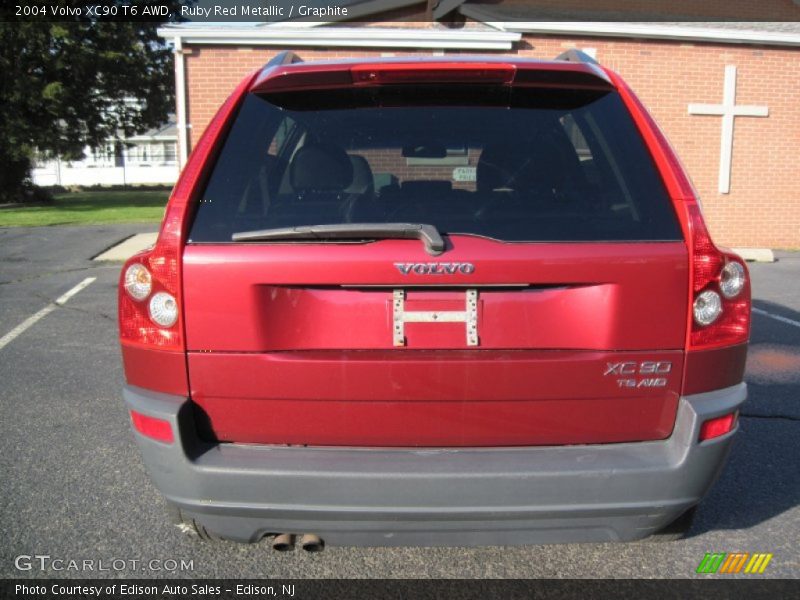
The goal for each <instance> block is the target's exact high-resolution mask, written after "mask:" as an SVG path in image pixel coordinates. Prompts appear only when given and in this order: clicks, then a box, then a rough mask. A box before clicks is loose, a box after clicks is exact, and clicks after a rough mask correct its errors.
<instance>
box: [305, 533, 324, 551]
mask: <svg viewBox="0 0 800 600" xmlns="http://www.w3.org/2000/svg"><path fill="white" fill-rule="evenodd" d="M300 547H301V548H302V549H303V550H305V551H306V552H322V550H324V549H325V542H323V541H322V540H321V539H320V538H319V536H316V535H314V534H313V533H306V534H303V536H302V537H301V538H300Z"/></svg>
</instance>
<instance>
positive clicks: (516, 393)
mask: <svg viewBox="0 0 800 600" xmlns="http://www.w3.org/2000/svg"><path fill="white" fill-rule="evenodd" d="M415 73H416V77H417V78H418V79H419V78H422V79H424V80H430V79H431V78H439V79H444V80H448V81H463V80H465V79H468V78H476V77H489V78H494V79H496V80H497V81H496V82H495V83H497V84H498V85H512V84H514V82H515V81H516V80H515V79H514V77H517V76H518V77H519V81H518V82H517V84H522V85H555V86H558V85H563V81H561V82H559V81H558V80H557V78H558V73H568V74H569V76H570V77H571V78H572V81H571V83H570V85H572V86H576V87H580V86H590V87H592V86H593V87H595V88H596V87H602V88H604V89H610V88H616V90H617V92H618V93H619V94H620V96H621V97H622V99H623V101H624V102H625V104H626V106H627V107H628V109H629V111H630V113H631V115H632V117H633V119H634V121H635V123H636V124H637V126H638V128H639V131H640V132H641V134H642V137H643V139H644V140H645V142H646V144H647V147H648V148H649V150H650V152H651V155H652V157H653V160H654V161H655V163H656V165H657V167H658V169H659V172H660V173H661V176H662V178H663V180H664V183H665V186H666V188H667V190H668V192H669V195H670V197H671V199H672V202H673V206H674V208H675V211H676V214H677V217H678V220H679V222H680V224H681V228H682V231H683V234H684V238H685V239H686V240H688V241H689V242H688V243H674V242H671V243H647V244H637V243H631V244H602V243H597V244H594V243H593V244H590V245H587V244H572V243H566V244H539V243H537V244H526V243H519V244H506V243H498V242H495V241H491V240H487V239H478V238H467V237H463V238H462V237H459V236H452V238H451V243H452V248H451V249H449V251H448V255H447V260H448V261H451V262H470V263H472V264H474V265H475V271H474V273H470V274H464V273H460V272H459V273H456V274H453V275H452V277H450V278H449V281H448V284H451V285H453V286H457V287H459V288H460V289H461V290H462V291H456V290H436V291H419V290H418V291H409V298H408V301H409V303H416V308H415V310H454V308H453V306H455V305H456V304H458V303H459V302H462V300H461V299H460V298H461V296H459V294H460V295H462V296H463V288H466V287H470V288H477V289H478V290H479V298H480V309H479V325H480V332H479V336H480V340H481V344H480V348H479V349H477V350H465V349H464V341H463V337H464V336H463V325H460V324H456V323H451V324H437V325H436V326H435V328H432V327H431V326H430V325H428V324H423V323H412V324H408V325H407V328H408V329H407V331H408V343H407V345H406V346H405V347H404V348H402V349H392V340H391V311H390V310H389V308H390V301H391V289H393V288H396V287H405V286H408V285H409V284H408V281H407V279H404V278H403V277H402V275H401V274H400V273H398V271H397V269H396V268H395V267H394V266H393V265H394V263H396V262H425V261H427V259H428V257H427V256H426V255H425V254H424V251H423V250H422V248H421V246H420V245H419V244H417V243H415V242H411V241H398V240H385V241H379V242H375V243H373V244H370V246H369V250H368V251H364V248H363V247H361V246H358V245H345V246H336V247H325V246H318V245H316V246H315V245H303V244H298V245H291V246H285V245H284V246H282V245H259V246H248V245H218V246H215V245H199V246H188V247H187V246H185V240H186V230H187V226H188V223H189V222H190V220H191V216H192V211H193V207H194V206H196V203H197V202H198V201H199V198H198V196H197V194H198V193H199V190H201V189H202V187H203V184H204V181H205V179H206V177H207V174H208V173H207V172H208V168H209V166H210V165H212V164H213V162H214V157H215V155H216V153H217V152H218V150H219V148H220V146H221V142H222V140H223V139H224V134H225V131H226V129H227V127H228V126H229V123H230V120H231V118H232V116H233V115H235V112H236V108H237V105H238V104H239V103H240V102H241V99H242V98H243V97H244V95H245V94H246V93H248V90H267V89H269V90H271V91H276V90H284V91H285V90H288V89H308V88H315V89H319V88H333V87H342V86H347V85H384V84H386V83H387V82H391V83H395V84H397V83H411V82H412V81H414V78H415ZM523 73H524V75H522V74H523ZM553 74H555V77H554V75H553ZM398 78H399V79H398ZM606 78H607V79H606ZM609 82H610V83H609ZM725 260H739V259H738V258H737V257H735V256H733V255H729V254H722V253H720V252H719V251H718V250H717V249H716V248H715V247H714V246H713V243H712V242H711V241H710V238H709V237H708V235H707V232H705V228H704V226H703V223H702V217H701V216H700V212H699V208H698V206H697V199H696V195H695V193H694V190H693V188H692V186H691V183H690V182H689V180H688V178H687V177H686V175H685V173H684V172H683V170H682V168H681V166H680V163H679V161H678V159H677V157H676V156H675V154H674V152H673V150H672V149H671V147H670V146H669V143H668V142H667V141H666V138H665V137H664V136H663V134H662V133H661V132H660V130H659V129H658V127H657V126H656V124H655V123H654V121H653V120H652V118H651V117H650V116H649V115H648V114H647V112H646V110H645V109H644V107H643V106H642V104H641V103H640V102H639V101H638V99H637V98H636V97H635V95H634V94H633V92H632V91H631V90H630V88H628V86H627V85H626V84H625V83H624V82H623V81H622V80H621V78H620V77H619V76H618V75H616V74H615V73H613V72H611V71H609V70H599V69H598V68H596V67H593V66H590V65H585V64H574V63H563V62H562V63H528V62H525V63H522V62H519V63H517V62H514V61H507V62H502V63H491V62H490V63H482V62H478V63H470V62H452V63H451V62H447V61H439V62H430V63H427V64H426V63H424V62H419V63H416V62H415V63H410V64H404V65H399V66H398V65H397V64H389V65H388V66H387V65H386V64H384V65H382V64H380V63H367V64H356V65H355V66H354V65H352V64H349V63H332V64H325V65H300V66H297V65H291V66H285V67H278V68H273V69H267V70H265V71H264V72H261V73H255V74H253V75H251V76H250V77H248V78H247V79H246V80H245V81H243V82H242V84H241V85H240V86H239V88H237V90H236V91H235V92H234V94H233V95H232V96H231V98H229V100H228V102H226V104H225V105H224V106H223V107H222V108H221V109H220V112H219V113H218V115H217V117H215V119H214V121H213V122H212V123H211V125H210V126H209V128H208V130H207V132H206V133H205V134H204V136H203V138H202V139H201V141H200V143H199V144H198V146H197V148H196V149H195V151H194V152H193V154H192V156H191V158H190V160H189V163H188V165H187V167H186V168H185V169H184V172H183V174H182V176H181V179H180V180H179V182H178V185H177V186H176V188H175V190H174V192H173V194H172V197H171V199H170V202H169V205H168V207H167V212H166V216H165V219H164V224H163V226H162V230H161V234H160V236H159V240H158V243H157V244H156V247H155V248H154V249H153V250H152V251H151V252H149V253H145V254H142V255H139V256H137V257H134V258H133V259H132V261H139V262H142V263H143V264H145V265H146V266H148V267H149V268H150V269H151V270H152V271H153V276H154V281H155V287H156V289H162V288H163V289H165V290H168V291H170V292H171V293H173V294H174V295H175V296H176V298H177V299H178V303H179V306H180V308H181V311H180V315H181V317H180V319H179V321H178V323H177V324H176V325H175V326H174V327H173V328H171V330H170V331H168V332H162V331H158V328H155V327H154V326H153V325H152V323H150V322H149V321H148V319H147V315H146V308H145V307H144V306H145V305H144V304H138V305H137V304H136V303H135V302H133V301H132V300H131V299H130V298H128V297H127V296H125V294H124V292H121V295H120V329H121V341H122V345H123V356H124V364H125V370H126V377H127V379H128V382H129V383H131V384H134V385H137V386H140V387H143V388H146V389H151V390H156V391H163V392H168V393H177V394H185V393H186V387H185V384H186V383H187V381H188V388H189V389H188V393H189V396H190V397H191V398H192V399H193V401H194V403H195V406H196V408H197V412H198V422H199V424H200V427H201V429H202V430H203V432H204V434H205V436H206V437H207V438H212V439H218V440H222V441H239V442H250V443H265V444H270V443H271V444H311V445H349V446H353V445H355V446H358V445H369V446H509V445H521V446H524V445H541V444H547V445H558V444H587V443H607V442H621V441H640V440H655V439H663V438H665V437H668V436H669V435H670V433H671V431H672V427H673V425H674V421H675V414H676V409H677V404H678V398H679V396H680V395H681V394H686V393H695V392H698V391H707V390H712V389H716V388H717V387H723V386H730V385H733V384H735V383H737V382H738V381H740V380H741V370H742V368H741V367H742V364H743V357H744V352H745V350H744V348H746V346H745V345H743V343H742V342H744V341H746V339H747V335H748V333H749V329H748V328H749V287H748V288H747V289H746V290H745V291H744V292H743V294H742V296H741V299H740V300H739V301H737V302H733V301H730V302H726V305H725V308H726V309H727V312H726V313H725V314H726V317H725V318H726V319H733V322H732V323H730V322H726V321H724V320H723V321H722V322H721V323H719V327H715V326H714V325H712V326H710V327H707V328H704V329H702V330H700V329H699V328H698V326H697V325H696V324H694V323H693V319H692V311H691V305H692V302H693V301H694V296H695V293H696V292H697V291H699V290H700V289H707V288H709V287H713V286H715V285H716V284H717V283H716V280H715V277H717V278H718V275H715V274H714V273H713V271H714V269H713V265H722V264H723V262H724V261H725ZM220 264H224V265H225V271H224V276H222V277H220V276H219V275H218V274H219V269H218V268H217V267H219V265H220ZM709 265H711V268H708V269H706V267H709ZM440 279H441V278H440V277H434V276H426V275H420V276H419V277H418V278H415V281H414V285H419V286H425V285H426V284H433V283H435V284H440V283H441V281H440ZM690 282H694V284H693V285H690ZM698 282H701V283H698ZM520 284H523V285H526V286H533V288H531V289H525V290H524V291H523V290H517V289H513V286H516V285H520ZM698 285H699V287H697V286H698ZM342 286H344V287H342ZM372 286H384V288H380V287H378V288H374V287H372ZM484 286H498V289H493V288H491V287H484ZM451 305H452V306H451ZM698 331H699V332H700V333H698ZM709 348H710V349H709ZM734 349H735V350H734ZM684 356H686V363H687V367H686V369H685V374H684V368H683V366H684V365H683V362H684V361H683V357H684ZM621 360H632V361H659V360H669V361H671V362H672V364H673V369H672V370H671V372H670V373H669V375H668V376H667V377H666V379H667V381H666V383H665V385H663V386H659V387H639V386H636V387H633V388H632V389H626V388H625V387H624V386H621V385H620V384H619V383H618V381H616V380H615V379H614V378H609V377H606V376H604V371H605V368H606V366H607V364H608V363H609V362H617V361H621ZM713 369H717V372H712V371H713ZM684 379H685V381H684Z"/></svg>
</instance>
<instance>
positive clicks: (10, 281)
mask: <svg viewBox="0 0 800 600" xmlns="http://www.w3.org/2000/svg"><path fill="white" fill-rule="evenodd" d="M111 266H112V265H89V266H86V267H76V268H74V269H63V270H61V271H47V272H46V273H38V274H36V275H28V276H26V277H18V278H17V279H8V280H6V281H0V285H10V284H13V283H23V282H26V281H35V280H36V279H42V278H43V277H52V276H53V275H61V274H62V273H80V272H82V271H91V270H92V269H103V268H109V267H111Z"/></svg>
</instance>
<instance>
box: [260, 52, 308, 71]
mask: <svg viewBox="0 0 800 600" xmlns="http://www.w3.org/2000/svg"><path fill="white" fill-rule="evenodd" d="M301 62H303V59H302V58H300V56H299V55H298V54H296V53H295V52H292V51H291V50H284V51H283V52H279V53H278V54H276V55H275V56H274V57H273V58H272V59H271V60H270V61H269V62H268V63H267V64H265V65H264V68H265V69H267V68H269V67H282V66H283V65H291V64H294V63H301Z"/></svg>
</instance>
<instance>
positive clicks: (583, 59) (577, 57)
mask: <svg viewBox="0 0 800 600" xmlns="http://www.w3.org/2000/svg"><path fill="white" fill-rule="evenodd" d="M555 60H563V61H565V62H575V63H589V64H591V65H599V64H600V63H599V62H597V61H596V60H595V59H594V58H592V57H591V56H589V55H588V54H586V52H581V51H580V50H577V49H575V48H570V49H569V50H567V51H566V52H562V53H561V54H559V55H558V56H556V58H555Z"/></svg>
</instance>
